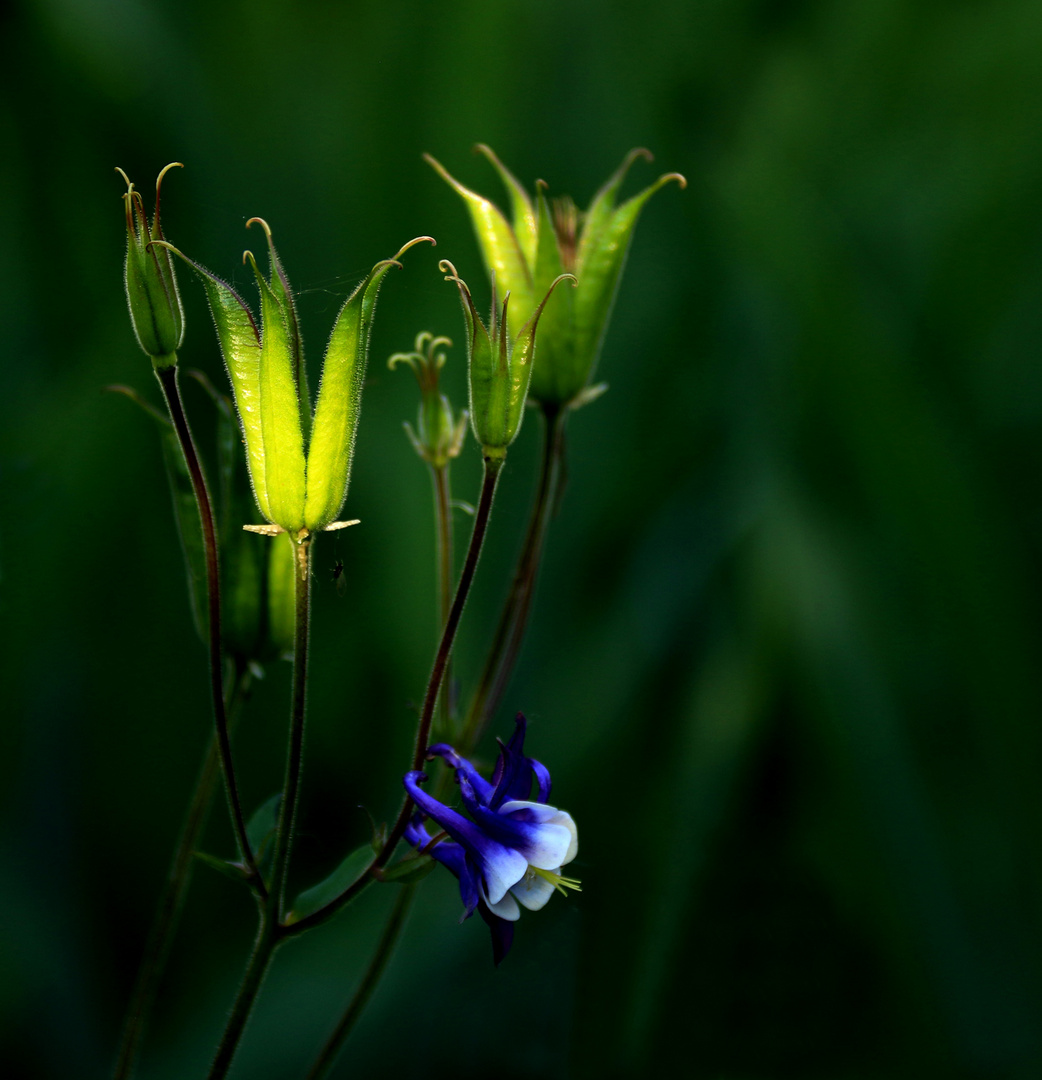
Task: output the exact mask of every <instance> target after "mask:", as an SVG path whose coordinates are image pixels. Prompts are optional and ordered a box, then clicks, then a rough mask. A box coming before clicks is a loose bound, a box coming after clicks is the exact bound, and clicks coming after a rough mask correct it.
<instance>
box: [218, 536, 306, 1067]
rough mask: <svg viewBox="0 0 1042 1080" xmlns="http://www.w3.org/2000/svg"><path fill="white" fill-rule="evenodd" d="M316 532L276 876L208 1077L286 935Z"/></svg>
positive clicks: (240, 1027)
mask: <svg viewBox="0 0 1042 1080" xmlns="http://www.w3.org/2000/svg"><path fill="white" fill-rule="evenodd" d="M310 549H311V538H310V537H308V536H304V537H302V538H301V539H299V540H298V542H297V545H296V556H297V559H296V567H295V572H294V583H295V587H294V630H293V689H292V692H291V705H290V722H289V744H288V746H287V749H286V776H285V780H284V783H283V788H282V801H281V802H280V804H279V820H278V827H277V831H276V833H275V848H274V853H273V856H272V869H271V881H270V882H269V885H268V892H267V899H266V902H265V903H264V905H263V908H262V910H261V918H260V926H259V927H258V929H257V938H256V941H255V942H254V946H253V953H252V954H251V956H250V961H249V964H247V966H246V971H245V973H244V974H243V977H242V983H241V984H240V986H239V992H238V994H237V995H236V998H235V1004H234V1005H233V1006H232V1011H231V1015H230V1016H229V1017H228V1023H227V1025H226V1026H225V1029H224V1034H223V1035H222V1036H221V1042H220V1045H219V1046H218V1047H217V1054H216V1056H215V1057H214V1061H213V1065H212V1066H211V1067H210V1073H209V1078H208V1080H221V1078H222V1077H223V1076H224V1075H225V1074H226V1073H227V1071H228V1069H229V1068H230V1066H231V1063H232V1059H233V1058H234V1057H235V1051H236V1050H237V1049H238V1047H239V1041H240V1040H241V1038H242V1035H243V1032H244V1031H245V1030H246V1023H247V1021H248V1020H249V1018H250V1013H251V1012H252V1010H253V1006H254V1003H255V1002H256V1000H257V995H258V994H259V993H260V988H261V986H262V985H263V984H264V976H265V975H266V974H267V972H268V966H269V965H270V963H271V958H272V956H273V955H274V953H275V950H276V948H278V946H279V944H280V942H281V941H282V939H283V936H284V935H283V929H282V926H281V924H280V919H281V918H282V909H283V907H284V897H285V892H286V875H287V872H288V870H289V860H290V854H291V853H292V849H293V829H294V825H295V824H296V818H297V803H298V802H299V796H300V771H301V763H302V760H303V755H304V712H305V706H306V704H307V663H308V628H309V621H310V615H311V611H310V608H311V604H310V600H311V557H310V556H311V550H310Z"/></svg>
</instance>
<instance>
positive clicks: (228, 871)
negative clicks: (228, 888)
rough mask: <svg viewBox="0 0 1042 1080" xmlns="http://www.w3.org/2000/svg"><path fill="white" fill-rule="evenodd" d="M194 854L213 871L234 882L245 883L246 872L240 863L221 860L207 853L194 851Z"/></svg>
mask: <svg viewBox="0 0 1042 1080" xmlns="http://www.w3.org/2000/svg"><path fill="white" fill-rule="evenodd" d="M192 854H193V855H194V856H195V857H196V858H197V859H198V860H199V861H200V862H201V863H205V864H206V865H207V866H209V867H210V868H211V869H213V870H216V871H217V872H218V873H220V874H224V876H225V877H230V878H231V879H232V880H233V881H245V880H246V872H245V870H243V868H242V866H240V865H239V863H235V862H229V861H228V860H227V859H219V858H218V857H217V856H216V855H210V854H208V853H207V852H205V851H193V852H192Z"/></svg>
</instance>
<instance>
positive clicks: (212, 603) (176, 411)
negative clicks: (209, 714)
mask: <svg viewBox="0 0 1042 1080" xmlns="http://www.w3.org/2000/svg"><path fill="white" fill-rule="evenodd" d="M155 371H156V378H157V379H158V380H159V385H160V387H161V389H162V391H163V397H164V399H165V400H166V405H167V409H168V411H169V413H170V421H171V423H172V424H173V426H174V432H175V433H176V435H177V440H178V442H179V444H180V446H181V452H182V453H183V454H184V458H185V464H186V465H187V466H188V473H189V476H190V478H191V482H192V490H193V492H194V493H195V498H196V502H197V504H198V506H199V518H200V521H201V523H202V528H203V544H204V547H205V552H206V599H207V615H208V643H209V660H210V698H211V702H212V705H213V714H214V727H215V734H216V737H217V752H218V757H219V758H220V762H221V772H222V774H223V776H224V790H225V795H226V796H227V799H228V810H229V813H230V815H231V821H232V829H233V831H234V833H235V842H236V845H237V847H238V849H239V857H240V859H241V860H242V863H243V866H244V867H245V868H246V873H247V878H248V880H249V882H250V884H251V885H252V886H253V888H254V889H256V890H257V892H258V893H259V894H260V895H261V896H262V897H263V896H265V895H266V890H265V887H264V882H263V881H262V880H261V876H260V874H259V873H258V872H257V867H256V865H255V864H254V860H253V852H252V851H251V850H250V842H249V840H248V839H247V837H246V819H245V818H244V817H243V812H242V801H241V799H240V798H239V788H238V784H237V783H236V779H235V767H234V765H233V763H232V748H231V741H230V739H229V737H228V717H227V715H226V713H225V709H224V688H223V686H222V679H221V671H222V660H221V583H220V572H219V569H218V565H219V564H218V557H217V530H216V528H215V526H214V517H213V504H212V503H211V501H210V493H209V490H208V489H207V486H206V477H205V476H204V474H203V469H202V465H201V464H200V462H199V455H198V453H197V452H196V449H195V442H194V440H193V439H192V432H191V429H190V428H189V426H188V418H187V416H186V415H185V411H184V405H183V403H182V401H181V390H180V387H179V385H178V377H177V364H176V363H172V364H169V365H164V366H163V367H157V368H156V369H155Z"/></svg>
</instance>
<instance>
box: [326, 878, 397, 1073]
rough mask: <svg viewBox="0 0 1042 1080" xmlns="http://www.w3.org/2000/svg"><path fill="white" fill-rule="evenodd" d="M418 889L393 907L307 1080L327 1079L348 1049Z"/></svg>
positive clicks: (389, 957)
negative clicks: (373, 950)
mask: <svg viewBox="0 0 1042 1080" xmlns="http://www.w3.org/2000/svg"><path fill="white" fill-rule="evenodd" d="M415 891H416V886H415V885H405V886H403V887H402V891H401V892H400V893H399V895H398V899H397V900H396V901H395V903H394V907H393V908H392V909H391V914H390V915H389V916H388V919H387V925H386V926H384V931H383V934H381V935H380V941H379V943H378V944H377V946H376V951H375V952H374V953H373V956H372V959H371V960H370V961H369V967H368V968H366V971H365V974H364V975H363V976H362V981H361V982H360V983H359V984H358V989H357V990H355V992H354V996H353V997H352V998H351V1001H350V1003H349V1004H348V1006H347V1008H346V1009H345V1010H344V1015H343V1016H342V1017H341V1018H340V1021H339V1023H338V1024H337V1026H336V1027H335V1028H334V1029H333V1032H332V1034H331V1035H330V1036H329V1039H328V1040H327V1041H326V1045H325V1046H324V1047H322V1050H321V1052H320V1053H319V1055H318V1057H317V1058H316V1059H315V1063H314V1065H312V1066H311V1071H310V1072H309V1073H308V1074H307V1077H306V1080H324V1078H325V1077H327V1076H328V1075H329V1071H330V1069H332V1068H333V1066H334V1065H335V1064H336V1059H337V1057H338V1056H339V1054H340V1051H341V1050H342V1049H343V1048H344V1043H346V1042H347V1040H348V1037H349V1036H350V1034H351V1032H352V1030H353V1029H354V1026H355V1024H356V1023H357V1021H358V1018H359V1017H360V1016H361V1015H362V1012H363V1010H364V1009H365V1007H366V1005H368V1004H369V999H370V998H371V997H372V996H373V991H374V990H375V989H376V986H377V984H378V983H379V981H380V978H381V976H382V975H383V973H384V969H385V968H386V967H387V962H388V961H389V960H390V959H391V955H392V953H393V952H394V947H395V945H397V944H398V939H399V937H401V933H402V929H403V927H404V926H405V919H406V916H407V915H408V914H409V908H410V907H411V906H412V900H413V895H414V893H415Z"/></svg>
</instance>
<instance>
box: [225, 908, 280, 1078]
mask: <svg viewBox="0 0 1042 1080" xmlns="http://www.w3.org/2000/svg"><path fill="white" fill-rule="evenodd" d="M278 944H279V935H278V926H277V924H275V923H273V922H272V921H271V919H269V918H268V915H267V912H266V911H264V910H262V911H261V917H260V925H259V926H258V927H257V937H256V939H255V941H254V943H253V952H252V953H251V954H250V962H249V964H247V966H246V971H245V973H244V974H243V977H242V983H241V984H240V986H239V992H238V994H237V995H236V997H235V1003H234V1004H233V1005H232V1011H231V1013H230V1015H229V1016H228V1023H227V1024H226V1025H225V1028H224V1034H223V1035H222V1036H221V1041H220V1044H219V1045H218V1047H217V1053H216V1054H215V1055H214V1059H213V1064H212V1065H211V1066H210V1071H209V1072H208V1073H207V1080H223V1077H224V1076H226V1075H227V1073H228V1069H229V1068H231V1064H232V1058H234V1057H235V1051H236V1050H237V1049H238V1048H239V1040H240V1039H241V1038H242V1033H243V1031H244V1030H245V1028H246V1021H247V1020H249V1018H250V1013H251V1011H252V1010H253V1003H254V1002H255V1001H256V1000H257V993H258V992H259V991H260V988H261V986H262V984H263V983H264V976H265V975H267V973H268V967H269V965H270V964H271V958H272V956H274V955H275V949H276V948H277V947H278Z"/></svg>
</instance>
